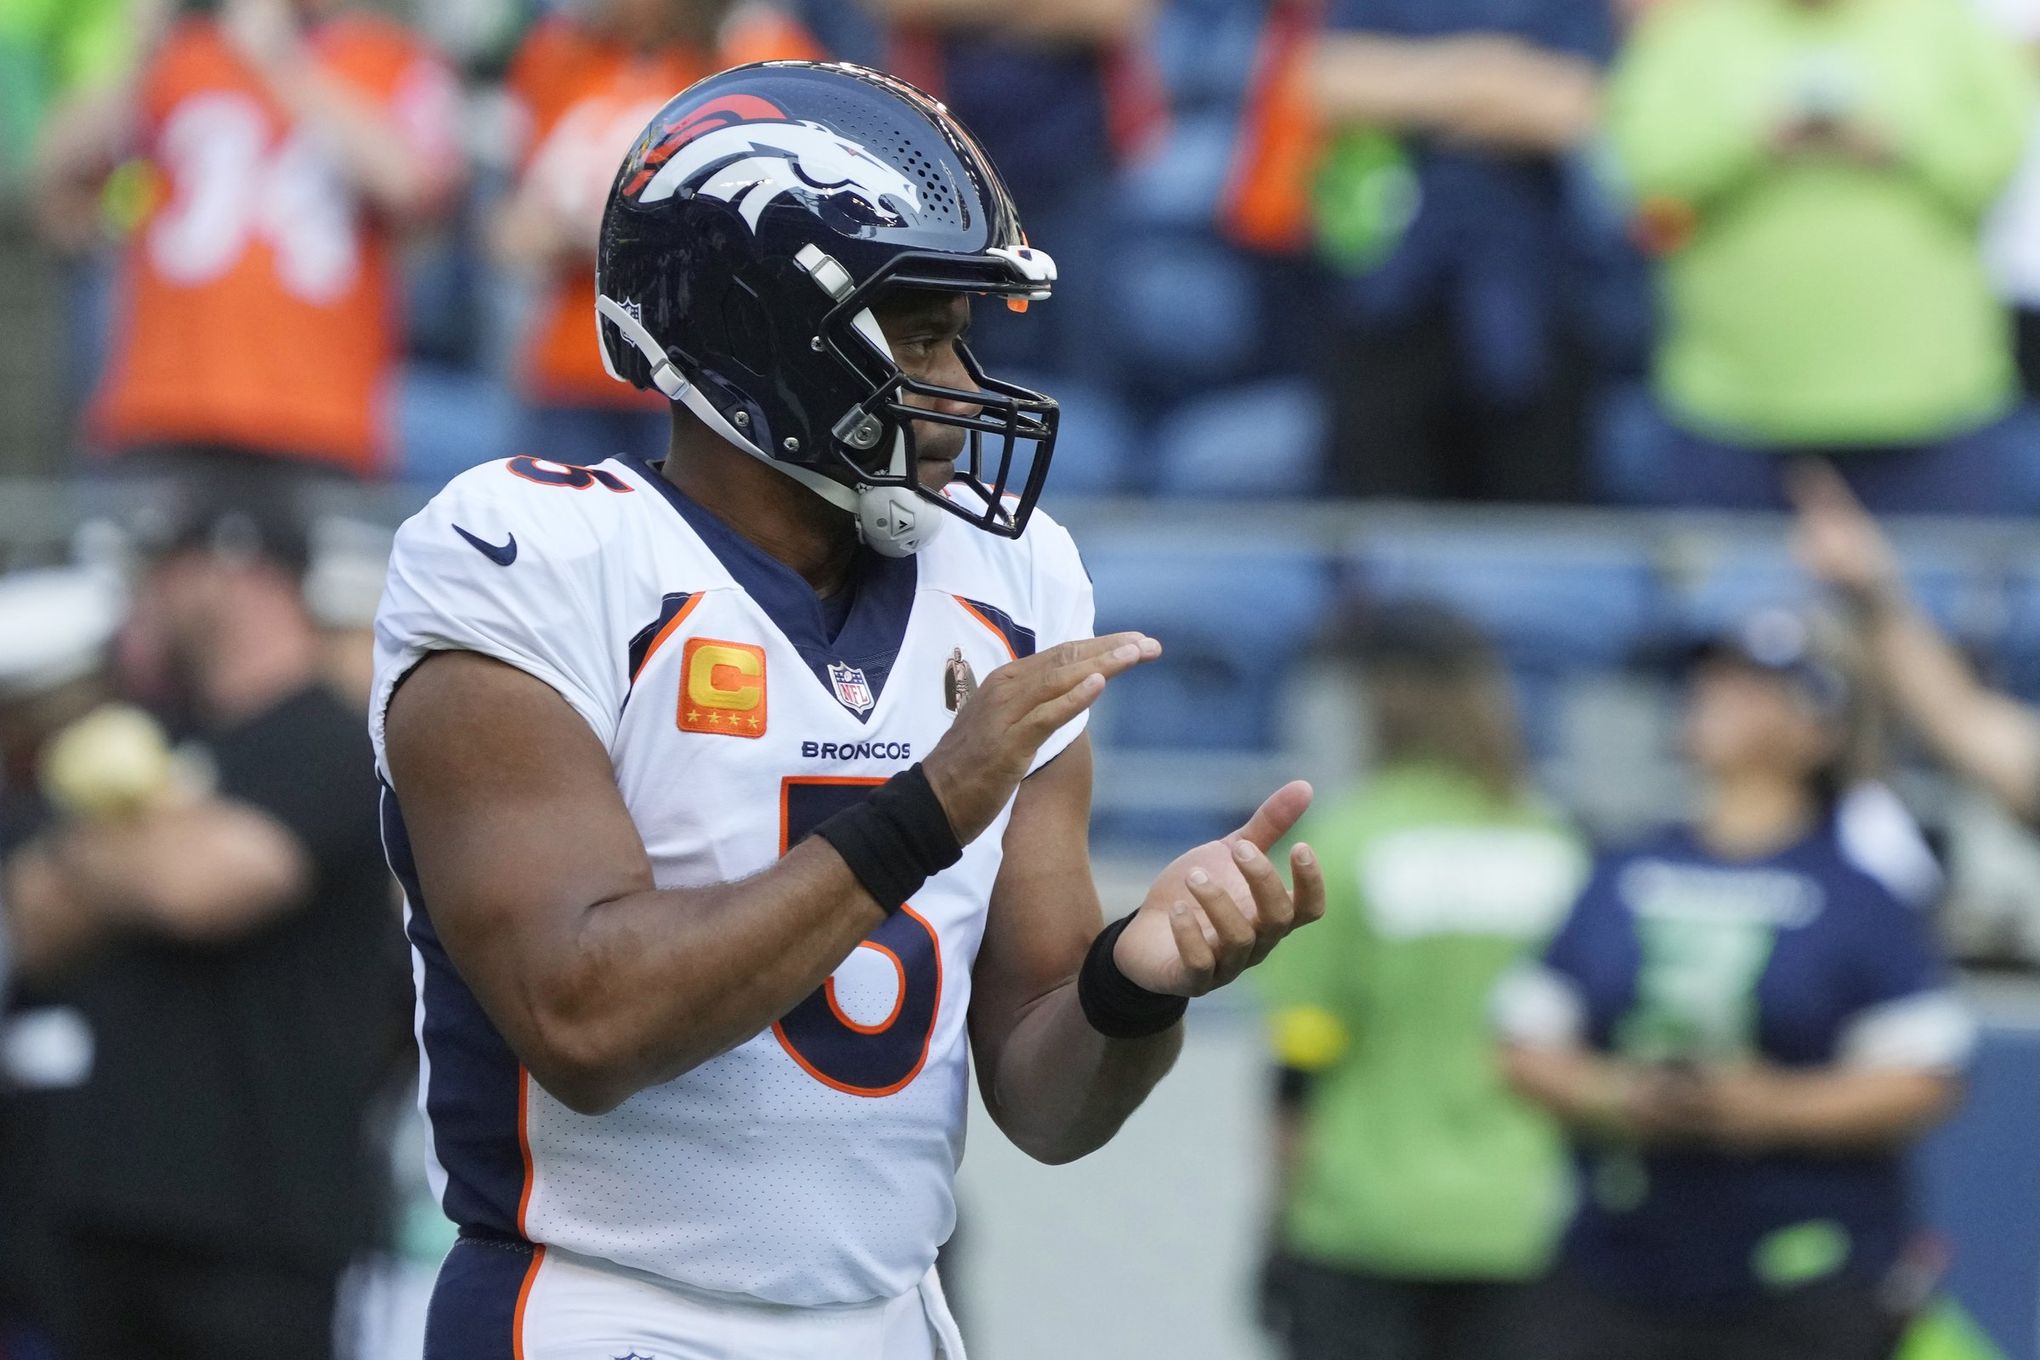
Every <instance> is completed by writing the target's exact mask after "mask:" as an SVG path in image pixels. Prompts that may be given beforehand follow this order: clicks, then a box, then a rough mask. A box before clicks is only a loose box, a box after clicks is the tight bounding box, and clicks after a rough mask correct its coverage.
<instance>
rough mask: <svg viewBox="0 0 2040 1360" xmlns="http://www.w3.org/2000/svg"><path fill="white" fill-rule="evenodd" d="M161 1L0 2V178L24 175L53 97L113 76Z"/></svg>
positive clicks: (124, 66) (13, 180)
mask: <svg viewBox="0 0 2040 1360" xmlns="http://www.w3.org/2000/svg"><path fill="white" fill-rule="evenodd" d="M164 8H166V6H165V5H164V4H163V3H161V0H0V184H4V185H6V186H10V187H11V186H13V185H16V184H19V183H20V182H21V181H22V179H23V178H24V176H25V172H26V171H27V169H28V166H29V163H30V160H31V158H32V156H33V149H34V147H35V141H36V136H37V133H38V132H39V131H40V130H41V127H42V122H43V116H44V115H45V114H46V113H47V112H48V111H49V108H50V106H51V105H52V104H53V103H54V102H55V101H56V100H57V99H58V98H60V97H62V96H63V95H66V94H68V93H70V92H72V91H75V90H81V89H95V88H101V87H104V86H108V85H112V84H114V83H116V82H118V81H119V80H120V78H121V77H122V76H123V75H124V74H125V73H126V72H127V70H128V68H129V66H130V65H131V64H132V62H133V60H134V57H135V54H136V50H137V48H138V46H139V45H140V41H141V35H142V34H143V33H144V31H146V30H149V29H152V28H153V27H154V25H155V23H156V22H157V21H158V19H159V17H160V13H161V11H162V10H163V9H164Z"/></svg>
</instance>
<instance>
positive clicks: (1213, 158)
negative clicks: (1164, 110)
mask: <svg viewBox="0 0 2040 1360" xmlns="http://www.w3.org/2000/svg"><path fill="white" fill-rule="evenodd" d="M1206 41H1209V39H1208V37H1207V39H1206ZM1238 140H1239V122H1238V119H1237V117H1236V116H1235V115H1234V114H1233V113H1232V111H1231V110H1218V111H1215V112H1208V113H1201V114H1191V115H1188V116H1186V117H1183V118H1180V119H1178V120H1177V122H1176V123H1175V125H1174V126H1173V127H1172V128H1171V129H1170V130H1169V135H1168V137H1167V138H1166V139H1164V140H1163V141H1161V142H1160V143H1159V144H1158V145H1157V146H1155V147H1154V149H1153V150H1152V151H1150V152H1149V154H1147V155H1145V156H1143V157H1141V158H1140V159H1138V160H1136V161H1134V162H1133V164H1131V165H1130V166H1128V167H1127V168H1126V170H1125V171H1124V173H1123V174H1122V175H1121V176H1120V203H1121V206H1120V213H1121V220H1122V222H1123V223H1124V225H1125V227H1126V229H1127V230H1128V231H1132V232H1153V231H1158V230H1161V231H1191V232H1194V231H1201V230H1203V229H1204V228H1206V227H1208V226H1209V225H1210V224H1211V223H1212V222H1213V221H1214V220H1215V219H1216V217H1217V214H1218V200H1219V196H1220V195H1221V194H1222V193H1223V192H1224V191H1225V184H1226V179H1227V177H1228V176H1229V175H1230V174H1231V173H1232V162H1233V156H1234V153H1235V147H1236V143H1237V142H1238Z"/></svg>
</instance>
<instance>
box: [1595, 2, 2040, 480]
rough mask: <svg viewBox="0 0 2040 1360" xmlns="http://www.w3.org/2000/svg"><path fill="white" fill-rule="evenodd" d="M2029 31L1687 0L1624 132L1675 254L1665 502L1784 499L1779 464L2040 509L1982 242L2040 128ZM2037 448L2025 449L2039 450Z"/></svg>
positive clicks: (2007, 332) (1667, 263)
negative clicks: (2021, 42)
mask: <svg viewBox="0 0 2040 1360" xmlns="http://www.w3.org/2000/svg"><path fill="white" fill-rule="evenodd" d="M2032 107H2033V101H2032V88H2031V83H2030V79H2029V73H2028V70H2027V67H2026V63H2025V61H2024V58H2023V56H2022V54H2021V52H2020V50H2019V48H2018V47H2017V45H2016V44H2015V43H2014V42H2012V41H2011V40H2010V39H2008V38H2006V37H2004V36H2002V35H2001V34H1999V33H1998V32H1996V31H1994V30H1993V29H1991V28H1990V27H1988V26H1987V25H1986V23H1985V21H1984V20H1983V19H1982V18H1981V17H1980V16H1979V15H1978V14H1977V13H1976V11H1975V7H1974V6H1972V5H1969V4H1959V3H1950V0H1668V3H1665V4H1663V5H1661V6H1658V7H1655V8H1653V9H1652V10H1650V11H1649V12H1648V13H1647V14H1646V15H1645V16H1644V17H1643V18H1642V19H1641V20H1640V21H1639V22H1638V24H1637V27H1636V29H1635V30H1634V32H1633V34H1632V36H1631V39H1630V41H1629V44H1628V47H1627V50H1626V51H1625V52H1624V53H1623V54H1622V56H1621V57H1620V58H1619V59H1618V61H1617V63H1616V67H1615V70H1614V72H1613V74H1612V76H1611V78H1610V83H1609V89H1608V98H1607V110H1606V120H1607V131H1608V135H1609V140H1610V142H1611V149H1612V151H1613V153H1614V163H1615V168H1616V170H1617V173H1618V175H1619V177H1620V179H1621V181H1622V185H1623V187H1624V189H1625V190H1626V192H1627V193H1628V195H1629V196H1630V198H1631V199H1632V202H1633V207H1634V210H1635V212H1636V220H1637V223H1638V227H1639V231H1640V234H1641V235H1642V237H1643V238H1644V240H1645V243H1646V244H1647V245H1648V246H1649V247H1650V248H1651V249H1652V250H1653V251H1654V252H1656V253H1657V254H1658V256H1659V257H1660V285H1661V292H1662V307H1663V316H1662V326H1663V330H1662V335H1661V338H1660V343H1659V349H1658V354H1657V359H1656V387H1657V392H1658V397H1659V400H1660V403H1661V407H1662V411H1663V415H1664V417H1665V419H1666V421H1667V422H1668V423H1669V426H1670V433H1669V435H1668V437H1667V439H1666V440H1665V441H1664V444H1665V447H1664V449H1663V450H1662V458H1661V462H1660V463H1659V465H1658V466H1657V467H1656V469H1655V474H1656V475H1655V478H1654V479H1653V478H1650V477H1648V476H1646V477H1645V478H1644V481H1646V482H1651V481H1654V483H1655V484H1652V485H1633V486H1631V487H1630V488H1627V489H1628V490H1629V491H1630V492H1631V493H1632V494H1636V495H1640V496H1642V497H1644V498H1647V499H1659V500H1665V501H1673V502H1679V503H1687V504H1692V503H1699V504H1708V505H1720V506H1735V507H1752V508H1783V497H1782V493H1781V491H1780V487H1779V482H1778V477H1777V475H1776V461H1777V460H1776V458H1775V457H1765V456H1763V455H1766V454H1769V455H1778V454H1790V453H1816V454H1821V455H1824V456H1828V457H1832V458H1835V459H1836V460H1837V461H1838V462H1841V463H1842V464H1843V465H1844V466H1845V468H1846V471H1847V475H1848V476H1849V478H1850V480H1851V481H1852V483H1854V484H1855V485H1856V487H1857V489H1858V491H1859V493H1860V494H1862V495H1863V496H1864V497H1865V498H1866V499H1867V500H1869V501H1870V502H1871V504H1872V505H1873V506H1874V507H1875V508H1879V509H1885V510H1943V511H1991V510H1999V511H2019V510H2028V509H2032V508H2034V507H2035V506H2036V505H2040V474H2036V472H2035V471H2034V470H2033V469H2032V468H2031V467H2029V466H2027V465H2028V464H2031V463H2032V462H2033V461H2034V455H2033V454H2032V453H2031V452H2029V451H2024V450H2022V446H2026V448H2027V449H2030V447H2031V446H2032V445H2033V444H2034V443H2035V440H2034V439H2033V438H2032V427H2031V425H2030V424H2029V423H2028V421H2029V420H2030V416H2028V415H2026V414H2025V413H2018V412H2017V408H2016V393H2017V386H2018V383H2017V374H2016V367H2015V362H2014V350H2013V342H2012V336H2011V329H2010V324H2009V320H2008V317H2007V315H2006V312H2005V309H2004V307H2003V305H2002V304H2001V303H2000V302H1999V300H1998V299H1997V298H1996V297H1995V296H1994V295H1993V291H1992V288H1991V284H1990V281H1989V278H1988V276H1987V272H1986V268H1985V264H1984V259H1983V252H1982V247H1981V227H1982V222H1983V219H1984V216H1985V213H1986V211H1987V210H1988V209H1989V208H1990V207H1991V205H1992V203H1993V202H1994V200H1995V199H1996V198H1997V196H1998V194H1999V193H2000V191H2001V190H2003V188H2004V187H2005V186H2006V184H2007V183H2008V182H2009V181H2010V179H2011V176H2012V174H2013V172H2014V170H2015V169H2016V168H2017V166H2018V164H2019V159H2020V155H2021V152H2022V150H2023V149H2024V147H2025V144H2026V138H2027V134H2028V131H2029V129H2030V127H2031V113H2032ZM2022 452H2024V457H2023V458H2022V457H2021V454H2022Z"/></svg>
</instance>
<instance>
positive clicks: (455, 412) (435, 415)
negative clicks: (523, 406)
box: [396, 364, 517, 490]
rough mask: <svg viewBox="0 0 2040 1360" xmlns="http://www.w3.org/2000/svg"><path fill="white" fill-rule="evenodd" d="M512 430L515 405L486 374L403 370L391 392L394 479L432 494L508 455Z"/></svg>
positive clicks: (420, 367)
mask: <svg viewBox="0 0 2040 1360" xmlns="http://www.w3.org/2000/svg"><path fill="white" fill-rule="evenodd" d="M516 425H517V404H516V400H515V399H514V398H513V397H512V396H511V395H510V393H509V392H508V391H507V390H505V388H504V387H503V384H502V383H500V382H498V381H496V380H494V379H493V378H491V377H489V376H488V375H487V374H484V373H477V372H473V371H470V370H467V369H459V368H448V367H445V366H443V365H439V364H410V365H407V366H406V367H405V369H404V371H403V374H402V376H401V377H400V379H399V381H398V387H397V464H396V467H397V474H398V476H399V478H400V479H401V480H403V481H406V482H410V483H412V484H414V485H417V486H425V487H431V488H432V489H434V490H437V489H438V488H439V487H442V486H444V485H445V484H446V483H447V482H449V481H451V480H452V479H453V478H455V477H456V476H458V475H460V474H461V473H463V472H465V471H467V470H468V469H469V468H471V467H474V466H475V465H476V464H478V463H486V462H488V461H489V460H490V459H492V458H503V457H506V456H508V454H509V452H510V444H511V441H512V439H513V438H514V437H515V436H514V431H515V429H516Z"/></svg>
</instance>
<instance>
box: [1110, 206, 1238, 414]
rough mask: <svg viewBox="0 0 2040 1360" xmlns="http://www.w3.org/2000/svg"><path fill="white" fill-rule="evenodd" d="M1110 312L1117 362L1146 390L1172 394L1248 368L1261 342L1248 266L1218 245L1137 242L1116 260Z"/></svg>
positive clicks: (1203, 240) (1156, 238)
mask: <svg viewBox="0 0 2040 1360" xmlns="http://www.w3.org/2000/svg"><path fill="white" fill-rule="evenodd" d="M1117 272H1118V277H1117V278H1116V279H1115V280H1114V284H1113V286H1114V287H1115V289H1116V290H1117V297H1116V299H1115V302H1116V307H1115V310H1116V311H1117V313H1118V314H1119V316H1120V317H1121V320H1122V325H1121V326H1120V328H1119V340H1120V343H1121V344H1122V345H1123V346H1124V351H1123V356H1122V359H1123V363H1124V366H1125V367H1126V369H1127V370H1128V371H1129V372H1130V373H1134V374H1138V375H1139V377H1140V383H1141V386H1142V387H1143V388H1144V389H1145V390H1146V391H1148V392H1150V393H1157V394H1165V395H1166V394H1175V393H1181V392H1186V391H1188V390H1190V389H1194V388H1197V387H1199V386H1200V385H1203V384H1208V383H1211V382H1214V381H1218V382H1222V381H1224V380H1226V379H1227V378H1229V377H1231V376H1232V375H1234V374H1236V373H1239V372H1242V371H1244V370H1246V369H1247V368H1248V367H1249V366H1250V365H1251V364H1252V362H1253V359H1254V355H1255V351H1256V349H1257V348H1258V346H1259V344H1260V323H1261V315H1260V313H1261V306H1260V288H1259V283H1258V280H1257V279H1256V277H1255V274H1254V271H1253V268H1252V267H1251V266H1250V265H1249V264H1248V263H1247V262H1246V261H1245V260H1242V259H1241V258H1239V256H1237V255H1236V254H1234V253H1233V252H1231V251H1229V250H1227V249H1226V248H1225V247H1224V246H1222V245H1221V244H1219V243H1218V242H1217V241H1216V240H1214V239H1212V238H1210V237H1208V236H1202V235H1194V234H1187V233H1173V232H1165V233H1157V234H1153V235H1148V236H1142V237H1138V238H1136V239H1134V240H1132V241H1130V242H1129V243H1127V244H1126V246H1125V247H1124V248H1123V250H1122V252H1121V254H1120V258H1119V262H1118V271H1117Z"/></svg>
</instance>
